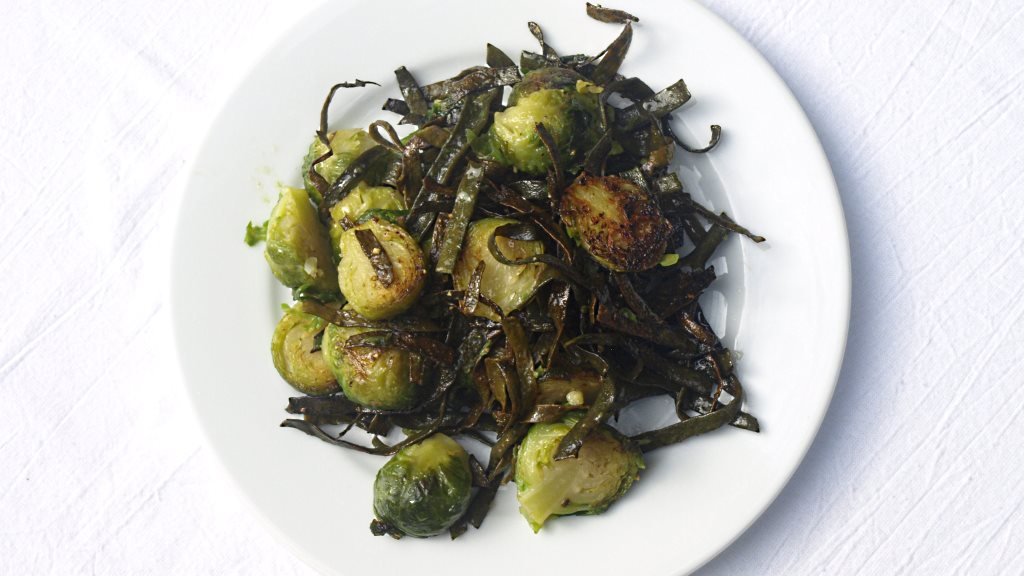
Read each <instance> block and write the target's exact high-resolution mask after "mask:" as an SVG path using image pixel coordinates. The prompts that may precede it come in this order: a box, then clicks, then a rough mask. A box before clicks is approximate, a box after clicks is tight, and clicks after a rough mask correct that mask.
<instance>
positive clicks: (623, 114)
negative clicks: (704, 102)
mask: <svg viewBox="0 0 1024 576" xmlns="http://www.w3.org/2000/svg"><path fill="white" fill-rule="evenodd" d="M690 97H691V95H690V90H689V89H688V88H687V87H686V82H684V81H683V80H677V81H676V82H675V83H674V84H672V85H671V86H669V87H667V88H665V89H664V90H662V91H660V92H658V93H657V94H655V95H654V96H651V97H650V98H647V99H645V100H643V101H641V102H635V103H634V104H632V105H631V106H629V107H628V108H623V109H622V110H619V111H618V115H617V116H616V126H617V127H618V128H619V129H620V130H621V131H623V132H631V131H633V130H636V129H637V128H642V127H644V126H646V125H647V124H649V123H650V122H651V118H661V117H663V116H666V115H668V114H670V113H671V112H672V111H673V110H676V109H677V108H679V107H680V106H682V105H683V104H686V103H687V102H689V101H690ZM666 132H667V131H666ZM670 135H671V136H672V138H673V139H676V141H677V142H678V139H677V138H676V137H675V135H674V134H670Z"/></svg>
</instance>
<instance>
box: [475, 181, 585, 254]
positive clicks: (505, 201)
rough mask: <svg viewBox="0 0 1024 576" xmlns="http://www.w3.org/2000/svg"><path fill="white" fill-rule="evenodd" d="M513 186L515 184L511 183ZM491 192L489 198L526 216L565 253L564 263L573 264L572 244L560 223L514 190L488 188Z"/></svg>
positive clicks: (509, 188) (510, 188) (511, 188)
mask: <svg viewBox="0 0 1024 576" xmlns="http://www.w3.org/2000/svg"><path fill="white" fill-rule="evenodd" d="M513 184H515V183H514V182H513ZM490 190H491V191H492V193H491V197H492V198H493V199H494V200H495V201H496V202H498V203H499V204H501V205H502V206H507V207H509V208H511V209H513V210H515V211H516V212H518V213H520V214H523V215H526V216H528V217H529V218H530V220H532V221H533V222H534V223H535V224H536V225H537V226H538V227H539V228H540V229H541V230H543V231H544V232H546V233H547V235H548V236H550V237H551V239H552V240H554V241H555V242H556V243H557V244H558V246H559V247H561V248H562V250H563V251H564V252H565V258H566V261H567V262H568V263H569V264H570V265H571V264H572V262H573V251H574V250H573V247H574V244H573V242H572V240H571V239H570V238H569V236H568V235H567V234H566V233H565V228H563V227H562V225H561V223H559V222H555V219H554V218H553V217H552V215H551V213H550V212H548V211H547V210H543V209H541V208H540V207H538V206H537V205H536V204H533V203H532V202H530V201H528V200H527V199H526V198H525V197H524V196H521V195H519V194H518V193H517V191H516V190H515V188H513V187H511V186H509V187H507V188H506V187H497V186H492V187H490Z"/></svg>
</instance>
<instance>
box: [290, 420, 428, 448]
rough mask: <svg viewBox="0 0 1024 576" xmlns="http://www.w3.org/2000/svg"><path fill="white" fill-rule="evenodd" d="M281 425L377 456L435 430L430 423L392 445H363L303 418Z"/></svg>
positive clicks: (329, 442) (422, 437) (413, 442)
mask: <svg viewBox="0 0 1024 576" xmlns="http://www.w3.org/2000/svg"><path fill="white" fill-rule="evenodd" d="M437 422H440V419H438V421H437ZM281 427H282V428H295V429H296V430H300V431H302V432H305V433H306V434H309V435H310V436H313V437H314V438H319V439H320V440H323V441H324V442H327V443H328V444H334V445H335V446H341V447H342V448H349V449H351V450H355V451H357V452H365V453H366V454H375V455H377V456H392V455H394V454H395V453H397V452H398V451H399V450H401V449H402V448H405V447H406V446H410V445H412V444H415V443H417V442H419V441H420V440H423V439H424V438H426V437H427V436H430V435H431V434H433V433H434V432H435V431H437V424H436V423H435V424H433V425H431V426H430V427H427V428H424V429H422V430H418V431H416V432H415V433H414V434H410V435H409V436H408V437H406V438H405V439H404V440H402V441H401V442H397V443H395V444H394V445H391V446H389V445H387V444H383V443H381V444H380V445H379V446H363V445H362V444H356V443H355V442H349V441H348V440H343V439H341V438H337V437H335V436H332V435H330V434H328V433H327V432H325V431H324V430H323V429H322V428H320V427H319V426H317V425H316V424H312V423H310V422H306V421H305V420H298V419H295V418H289V419H287V420H285V421H284V422H281Z"/></svg>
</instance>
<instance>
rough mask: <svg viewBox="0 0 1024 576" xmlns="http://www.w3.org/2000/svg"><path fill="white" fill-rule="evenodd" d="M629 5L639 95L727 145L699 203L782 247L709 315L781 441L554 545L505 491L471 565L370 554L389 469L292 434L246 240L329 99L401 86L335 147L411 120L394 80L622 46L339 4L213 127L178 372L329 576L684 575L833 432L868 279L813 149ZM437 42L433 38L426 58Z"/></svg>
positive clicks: (232, 462) (184, 281)
mask: <svg viewBox="0 0 1024 576" xmlns="http://www.w3.org/2000/svg"><path fill="white" fill-rule="evenodd" d="M616 4H617V5H618V4H624V5H621V6H619V7H622V8H625V9H628V10H630V11H632V12H634V13H635V14H637V15H638V16H640V18H641V23H640V25H639V26H637V27H636V34H635V35H634V40H633V46H632V48H631V50H630V52H629V55H628V57H627V60H626V63H625V65H624V71H625V72H626V73H628V74H629V75H636V76H639V77H641V78H644V79H645V80H647V81H648V82H649V83H650V84H651V85H652V86H654V87H655V88H660V87H664V86H667V85H668V84H670V83H671V82H673V81H675V80H676V79H678V78H680V77H682V78H685V80H686V82H687V84H688V85H689V87H690V89H691V91H692V92H693V93H694V95H695V99H694V102H692V103H690V104H688V105H687V107H686V108H684V111H683V112H682V113H680V114H677V115H676V118H677V120H676V125H677V126H678V127H679V129H680V132H682V133H683V134H684V135H687V136H688V137H689V138H691V139H692V141H694V142H698V141H701V140H704V139H706V138H707V135H708V128H707V126H708V125H709V124H712V123H718V124H721V125H723V126H724V128H725V138H724V139H723V142H722V145H721V146H720V147H719V148H718V149H716V150H715V151H714V152H713V153H711V154H708V155H705V156H694V155H681V156H683V157H684V158H683V161H684V163H685V166H684V167H683V169H684V176H685V181H686V184H687V186H688V187H689V189H690V190H691V191H692V192H694V193H696V194H698V195H699V196H701V197H703V198H705V199H706V201H708V202H709V203H710V204H711V205H712V206H713V207H714V208H716V209H719V210H721V209H724V210H728V211H729V212H730V214H732V215H733V216H734V217H735V218H736V219H737V220H738V221H739V222H742V223H743V224H745V225H747V226H748V227H750V228H751V229H753V230H755V231H757V232H758V233H760V234H763V235H765V236H767V237H768V239H769V241H768V242H766V243H765V244H762V245H757V246H755V245H754V244H752V243H750V242H748V241H745V240H744V241H740V240H739V239H735V238H734V239H732V240H730V241H729V243H728V245H727V247H726V249H725V250H724V251H723V254H724V256H722V257H721V258H719V259H718V260H717V261H716V262H715V264H716V268H717V269H718V271H719V273H720V274H721V275H722V277H721V279H720V280H719V281H717V282H716V284H715V288H716V291H717V292H718V295H717V296H716V295H712V296H711V297H710V300H711V301H710V302H709V303H710V304H711V307H712V308H713V315H714V316H715V319H714V321H715V323H716V324H717V325H718V326H719V327H721V328H723V329H724V330H725V340H726V342H727V344H730V345H732V346H733V347H734V348H735V349H736V350H738V351H740V352H741V353H742V360H741V362H740V365H739V371H740V375H741V377H742V379H743V381H744V382H745V384H746V388H747V390H748V393H749V396H748V402H747V406H748V408H749V410H750V411H752V412H753V413H755V414H756V415H757V416H758V418H759V419H760V421H761V423H762V426H763V429H764V431H763V432H762V433H761V434H751V433H748V432H743V431H739V430H735V429H725V430H720V431H717V432H715V433H713V434H709V435H707V436H703V437H698V438H695V439H692V440H690V441H687V442H686V443H684V444H682V445H679V446H675V447H671V448H667V449H664V450H660V451H657V452H654V453H652V454H651V455H650V456H649V458H648V467H647V470H646V471H645V472H644V473H643V475H642V477H641V481H640V482H639V483H638V484H637V485H636V486H635V488H634V489H633V490H632V492H631V493H630V494H628V495H627V496H626V498H624V499H623V500H622V501H621V502H619V503H618V504H616V505H615V506H613V507H612V509H611V510H610V511H609V512H608V513H606V514H604V515H602V516H598V517H573V518H566V519H559V520H557V521H553V522H551V523H550V524H549V525H548V526H546V527H545V528H544V530H543V531H542V532H541V533H540V534H536V535H535V534H533V532H532V531H531V530H530V529H529V528H528V527H527V525H526V522H525V521H524V520H523V519H522V518H520V517H519V516H518V513H517V511H516V502H515V496H514V493H513V490H512V487H511V486H510V487H506V488H505V489H503V490H502V491H501V493H500V494H499V496H498V498H497V501H496V504H495V506H494V508H493V509H492V512H491V514H490V516H489V517H488V518H487V521H486V523H485V524H484V526H483V529H481V530H472V529H471V530H470V532H469V533H467V534H466V535H465V536H464V537H462V538H460V539H459V540H457V541H454V542H451V541H449V540H448V539H447V538H444V537H441V538H433V539H428V540H417V539H413V538H407V539H404V540H402V541H400V542H396V541H394V540H392V539H390V538H375V537H373V536H371V535H370V532H369V529H368V524H369V521H370V519H371V513H372V511H371V491H372V484H373V476H374V474H375V472H376V470H377V468H379V467H380V466H381V465H382V464H383V462H384V459H382V458H379V457H374V456H368V455H363V454H357V453H354V452H350V451H345V450H341V449H339V448H335V447H333V446H329V445H327V444H324V443H322V442H319V441H316V440H314V439H312V438H309V437H307V436H305V435H303V434H302V433H300V432H298V431H295V430H287V429H281V428H278V426H277V425H278V423H279V422H280V421H281V420H282V419H283V418H284V417H286V414H285V413H284V411H283V407H284V405H285V403H286V398H287V397H288V396H289V395H291V389H290V388H289V387H288V386H287V385H286V384H285V383H284V382H283V381H281V379H280V378H279V377H278V376H277V374H276V372H275V371H274V368H273V365H272V364H271V359H270V354H269V342H270V334H271V332H272V330H273V327H274V324H275V322H276V320H277V318H278V317H279V315H280V309H279V305H280V304H281V302H283V301H284V298H285V292H283V291H281V290H280V289H278V288H276V287H275V285H274V281H273V279H272V277H271V275H270V274H269V273H268V270H267V267H266V265H265V263H264V262H263V256H262V254H261V251H260V250H258V249H252V248H248V247H246V246H245V245H244V244H243V243H242V240H241V237H242V232H243V229H244V227H245V224H246V222H247V221H248V220H250V219H253V220H257V221H262V220H263V219H264V218H265V217H266V215H267V214H268V212H269V210H270V208H271V203H272V201H273V200H274V199H275V198H276V185H277V183H278V182H284V183H290V184H298V183H300V182H301V179H300V175H299V164H300V162H301V158H302V156H303V154H304V151H305V149H306V147H307V146H308V144H309V141H310V139H311V138H312V136H313V131H314V130H315V128H316V125H317V117H318V116H317V115H318V111H319V107H320V103H321V101H322V99H323V97H324V93H325V91H326V89H327V88H328V87H329V86H330V85H331V84H332V83H334V82H336V81H340V80H348V79H353V78H362V79H367V80H376V81H379V82H381V83H382V84H383V87H382V88H368V89H361V90H349V91H343V92H341V93H340V94H339V96H338V98H337V99H336V100H335V107H334V108H333V109H332V118H331V120H332V125H333V126H336V127H343V126H366V125H367V124H368V123H369V122H370V121H371V120H372V119H375V118H386V119H391V120H395V118H394V117H392V116H391V115H389V114H388V113H386V112H381V111H379V107H380V105H381V103H382V102H383V100H384V99H385V98H386V97H387V96H397V89H396V88H395V85H394V82H393V80H392V78H393V76H392V74H391V71H392V70H394V69H395V68H397V67H398V66H400V65H406V66H408V67H409V69H410V70H412V71H413V72H414V73H415V74H416V76H417V78H418V79H419V80H420V81H421V82H423V83H427V82H429V81H433V80H436V79H440V78H443V77H447V76H450V75H451V74H453V73H455V72H456V71H458V70H460V69H462V68H463V67H466V66H469V65H473V64H478V63H482V61H483V57H484V45H485V43H486V42H491V43H494V44H495V45H497V46H499V47H501V48H503V49H504V50H505V51H506V52H508V53H509V54H512V55H517V54H518V52H519V51H520V50H522V49H530V50H534V49H535V48H536V45H535V43H534V41H533V38H532V37H531V36H530V34H529V32H528V30H527V28H526V22H527V21H528V20H536V21H538V22H540V23H541V25H542V26H543V27H544V30H545V32H546V33H547V34H548V37H549V41H550V42H551V43H552V45H553V46H554V47H555V48H556V49H559V50H560V51H562V52H563V53H572V52H585V53H589V54H593V53H596V52H597V51H599V50H601V49H602V48H604V46H606V45H607V44H608V42H610V41H611V40H612V39H613V38H614V37H615V36H616V35H617V34H618V32H619V27H618V26H614V25H609V24H602V23H599V22H596V21H593V20H590V19H589V18H587V17H586V16H585V15H584V10H583V5H584V3H583V2H582V1H579V2H577V1H570V2H553V1H551V0H546V1H540V0H530V1H525V2H524V1H517V2H501V3H486V7H485V5H484V4H483V3H473V2H469V1H456V0H435V1H434V2H431V3H430V5H429V9H428V10H418V9H412V6H413V4H401V5H400V4H398V3H395V2H390V3H389V2H359V3H331V4H328V5H325V6H322V7H321V8H319V9H317V10H316V11H315V12H314V13H312V14H310V15H309V16H308V17H307V18H305V20H304V21H302V22H300V24H299V25H298V26H297V27H296V28H295V29H294V31H293V32H292V33H291V34H289V35H287V36H286V37H285V38H286V39H285V40H283V41H282V42H280V43H279V44H278V45H277V46H276V48H275V49H273V50H272V51H271V52H270V53H269V54H268V55H267V56H266V57H264V58H263V59H262V60H261V61H259V62H258V63H257V64H256V65H255V67H254V68H253V69H252V71H251V72H250V73H249V75H248V76H247V77H246V78H245V79H244V81H243V82H242V83H241V84H240V85H239V86H238V88H237V90H236V91H235V92H234V94H233V95H232V96H231V97H230V98H229V100H228V103H227V105H226V106H225V107H224V108H223V110H222V111H221V112H220V113H219V115H218V116H217V117H216V120H215V121H214V122H213V124H212V126H210V129H209V134H208V135H207V137H206V140H205V142H204V144H203V145H202V147H201V149H200V150H199V152H198V154H197V156H196V159H195V161H194V163H193V165H192V169H191V175H190V177H189V180H188V183H187V188H186V190H185V194H184V200H183V204H182V208H181V211H180V222H179V223H178V231H177V239H176V245H175V254H174V258H173V271H172V272H173V284H172V306H173V316H174V322H175V328H176V335H177V344H178V348H179V354H180V358H181V363H182V369H183V372H184V375H185V378H186V385H187V387H188V391H189V393H190V396H191V398H192V400H193V403H194V407H195V410H196V412H197V414H198V418H199V421H200V422H201V424H202V427H203V429H204V431H205V433H206V435H207V437H208V438H209V442H210V445H211V446H212V447H213V449H214V450H215V452H216V453H217V455H218V456H219V457H220V459H221V460H222V461H223V463H224V466H225V468H226V469H227V470H228V472H229V473H230V475H231V476H232V477H233V478H234V480H235V481H236V483H237V486H238V488H239V490H240V491H241V492H242V493H243V494H245V496H247V497H248V499H249V500H250V501H251V502H252V504H253V505H254V506H255V508H256V509H257V510H259V512H260V513H262V515H263V516H264V517H265V518H266V520H267V521H268V524H269V525H270V526H271V527H272V529H273V530H275V531H276V532H277V533H278V534H279V535H280V536H281V537H282V538H283V540H284V541H285V542H287V543H288V544H289V545H290V546H291V547H292V548H293V549H294V550H295V551H296V552H297V554H298V555H299V556H300V557H302V558H303V559H305V560H306V561H308V562H309V563H310V564H312V565H313V566H315V567H317V568H319V569H320V570H322V571H323V572H325V573H328V574H349V575H356V574H364V573H366V572H367V570H374V569H378V568H380V567H383V566H386V567H387V571H388V572H389V573H397V574H402V573H410V574H411V573H438V574H440V573H444V574H447V575H450V576H457V575H461V574H476V573H480V572H483V571H486V573H487V574H490V575H491V576H502V575H513V574H515V575H521V574H528V573H546V574H566V573H569V574H572V573H579V572H583V571H584V570H587V571H590V572H592V573H593V572H594V571H595V570H597V572H598V573H606V574H636V573H643V574H653V575H669V574H681V573H685V572H689V571H692V570H694V569H696V568H697V567H698V566H700V565H701V564H703V563H704V562H706V561H707V560H709V559H710V558H711V557H712V556H714V555H715V554H716V553H718V552H719V551H720V550H722V549H723V548H724V547H725V546H727V545H728V544H729V543H730V542H732V541H733V540H734V539H735V538H736V537H737V536H738V535H739V534H740V533H741V532H742V531H743V530H744V529H745V528H746V527H747V526H749V525H750V524H751V523H752V522H753V521H754V520H755V519H756V518H757V517H758V516H759V515H760V514H761V513H762V512H763V511H764V510H765V508H766V507H767V506H768V505H769V504H770V503H771V502H772V500H773V499H774V498H775V496H776V495H777V494H778V493H779V491H780V490H781V489H782V487H783V486H784V485H785V483H786V482H787V481H788V479H789V478H790V476H791V475H792V474H793V472H794V471H795V469H796V467H797V465H798V464H799V462H800V460H801V459H802V458H803V455H804V453H805V452H806V450H807V448H808V447H809V445H810V443H811V440H812V439H813V437H814V435H815V433H816V432H817V429H818V426H819V425H820V423H821V420H822V418H823V417H824V414H825V411H826V409H827V407H828V403H829V399H830V398H831V396H832V391H833V388H834V386H835V381H836V378H837V375H838V373H839V368H840V364H841V361H842V355H843V349H844V345H845V340H846V332H847V323H848V317H849V303H850V262H849V251H848V244H847V237H846V229H845V223H844V220H843V215H842V210H841V206H840V203H839V198H838V194H837V191H836V187H835V183H834V181H833V178H832V174H831V171H830V170H829V166H828V162H827V160H826V158H825V155H824V153H823V152H822V150H821V147H820V145H819V143H818V141H817V138H816V137H815V134H814V131H813V129H812V128H811V126H810V125H809V123H808V121H807V119H806V117H805V116H804V114H803V112H802V110H801V109H800V106H799V105H798V104H797V102H796V101H795V100H794V98H793V96H792V95H791V94H790V92H789V90H788V89H787V88H786V86H785V84H784V83H783V82H782V81H781V80H780V79H779V77H778V76H777V75H776V74H775V72H774V71H773V70H772V69H771V67H770V66H769V65H768V64H767V63H766V62H765V61H764V60H763V59H762V57H761V56H760V55H759V54H758V53H757V52H756V51H755V50H754V49H753V48H752V47H751V46H749V45H748V44H747V43H746V42H745V41H744V40H743V39H742V38H741V37H740V36H739V35H737V33H736V32H734V31H733V30H732V29H731V28H729V26H728V25H726V24H725V23H723V22H722V21H721V20H719V19H718V18H717V17H715V16H714V15H713V14H711V13H710V12H708V11H707V10H706V9H704V8H702V7H701V6H700V5H698V4H697V3H696V2H690V1H685V2H681V1H678V0H663V1H650V0H647V1H645V2H642V3H640V2H633V3H621V2H617V3H616ZM417 6H418V5H417ZM453 15H454V16H453ZM445 21H446V22H447V23H445ZM430 29H433V30H436V31H438V32H437V33H435V34H433V35H431V36H429V37H424V36H423V33H422V32H421V30H430ZM657 409H658V407H652V406H648V407H647V409H646V410H645V411H644V410H642V411H641V415H645V414H646V415H650V414H653V413H655V412H656V411H657ZM633 416H634V418H633V421H634V422H635V420H636V416H637V414H636V412H634V414H633Z"/></svg>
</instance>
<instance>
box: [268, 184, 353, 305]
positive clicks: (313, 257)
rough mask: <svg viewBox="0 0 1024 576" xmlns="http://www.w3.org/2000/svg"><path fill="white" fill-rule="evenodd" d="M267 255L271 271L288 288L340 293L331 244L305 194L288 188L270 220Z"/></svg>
mask: <svg viewBox="0 0 1024 576" xmlns="http://www.w3.org/2000/svg"><path fill="white" fill-rule="evenodd" d="M264 256H266V258H267V262H268V263H269V264H270V271H271V272H273V273H274V276H276V277H277V279H278V280H280V281H281V283H282V284H284V285H285V286H288V287H289V288H303V289H305V290H308V291H309V292H314V293H317V294H337V293H338V277H337V274H336V271H335V269H334V259H333V258H332V257H331V244H330V240H329V239H328V237H327V233H326V231H325V230H324V229H323V227H322V226H321V225H320V220H319V218H318V217H317V212H316V208H314V207H313V205H312V204H311V203H310V202H309V197H308V196H307V195H306V191H305V190H302V189H300V188H290V187H285V188H283V189H282V190H281V197H280V198H279V199H278V201H277V205H276V206H274V209H273V210H272V211H271V212H270V220H268V221H267V246H266V250H265V251H264Z"/></svg>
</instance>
